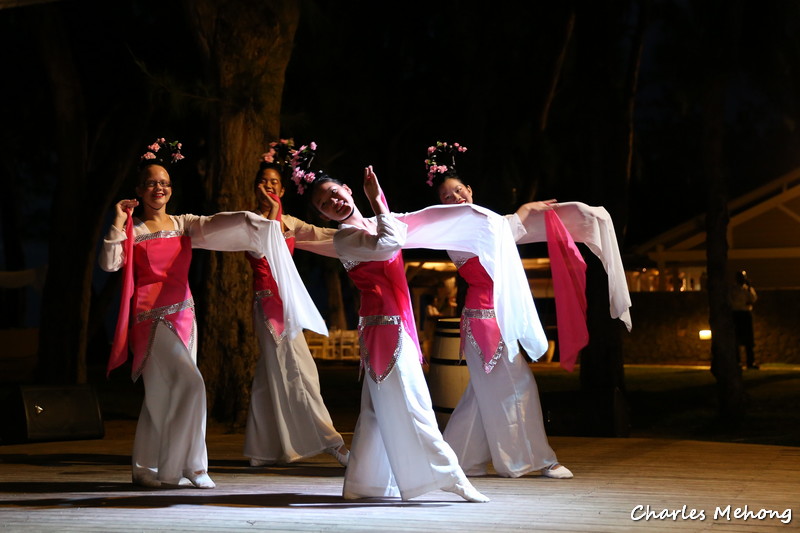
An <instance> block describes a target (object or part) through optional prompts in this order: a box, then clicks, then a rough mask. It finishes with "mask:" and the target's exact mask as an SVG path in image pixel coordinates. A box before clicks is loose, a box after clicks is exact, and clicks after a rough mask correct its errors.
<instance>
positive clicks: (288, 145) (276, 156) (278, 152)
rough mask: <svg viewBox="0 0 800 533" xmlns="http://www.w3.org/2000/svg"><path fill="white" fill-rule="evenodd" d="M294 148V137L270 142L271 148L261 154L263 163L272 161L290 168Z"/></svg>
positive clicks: (282, 166)
mask: <svg viewBox="0 0 800 533" xmlns="http://www.w3.org/2000/svg"><path fill="white" fill-rule="evenodd" d="M295 152H296V150H295V149H294V139H280V140H278V141H272V142H271V143H269V148H268V149H267V151H266V152H264V153H263V154H261V162H262V163H272V164H275V165H279V166H280V167H281V168H289V167H290V166H291V162H292V156H293V155H294V153H295Z"/></svg>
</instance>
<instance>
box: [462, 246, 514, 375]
mask: <svg viewBox="0 0 800 533" xmlns="http://www.w3.org/2000/svg"><path fill="white" fill-rule="evenodd" d="M458 273H459V275H460V276H461V277H462V278H464V280H465V281H466V282H467V283H468V285H469V287H468V288H467V294H466V296H465V299H464V310H463V312H462V314H461V354H462V356H463V354H464V349H465V347H466V346H465V345H466V344H467V343H470V344H471V345H473V347H475V348H476V349H477V350H478V351H479V352H480V355H481V359H482V360H483V369H484V371H485V372H486V373H487V374H488V373H489V372H491V371H492V369H493V368H494V366H495V364H496V363H497V359H498V358H500V356H502V354H503V347H504V344H503V338H502V336H501V334H500V326H499V325H498V324H497V319H496V318H495V314H494V294H493V293H494V282H493V281H492V278H491V277H490V276H489V274H488V273H487V272H486V269H485V268H484V267H483V265H481V262H480V260H479V259H478V258H477V257H472V258H470V259H468V260H467V261H466V262H465V263H464V264H462V265H461V266H460V267H459V269H458Z"/></svg>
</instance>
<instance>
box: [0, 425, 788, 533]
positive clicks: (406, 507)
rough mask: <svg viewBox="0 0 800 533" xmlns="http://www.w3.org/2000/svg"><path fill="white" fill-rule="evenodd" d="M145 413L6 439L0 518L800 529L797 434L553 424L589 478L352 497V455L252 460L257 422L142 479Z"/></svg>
mask: <svg viewBox="0 0 800 533" xmlns="http://www.w3.org/2000/svg"><path fill="white" fill-rule="evenodd" d="M134 425H135V421H119V420H112V421H107V422H106V437H105V438H104V439H102V440H88V441H62V442H45V443H28V444H16V445H5V446H0V532H5V531H9V532H11V531H60V532H73V531H76V532H77V531H79V532H87V531H102V532H111V531H131V532H133V531H192V532H197V531H236V532H240V531H320V532H335V531H347V532H356V531H382V532H394V531H415V532H433V531H448V532H462V531H481V532H501V531H581V532H584V531H591V532H615V533H616V532H621V531H648V532H649V531H715V532H716V531H732V532H742V533H744V532H753V531H770V532H775V533H777V532H784V531H785V532H787V533H788V532H789V531H798V530H800V517H796V516H795V515H796V514H797V513H798V512H800V448H795V447H785V446H765V445H755V444H731V443H713V442H699V441H682V440H667V439H641V438H619V439H616V438H585V437H551V438H550V443H551V445H552V446H553V448H554V449H555V450H556V453H557V454H558V457H559V459H560V460H561V461H562V462H563V463H564V464H565V465H567V466H568V467H569V468H570V469H572V471H573V472H574V473H575V478H573V479H569V480H556V479H546V478H542V477H540V476H538V475H537V474H530V475H527V476H524V477H521V478H518V479H507V478H500V477H497V476H494V475H490V476H487V477H481V478H473V482H474V484H475V486H476V487H477V488H478V489H479V490H481V491H482V492H483V493H484V494H486V495H487V496H489V497H490V498H492V501H491V502H490V503H486V504H476V503H467V502H464V501H463V500H461V499H460V498H458V497H457V496H455V495H452V494H449V493H445V492H441V491H436V492H432V493H428V494H426V495H424V496H421V497H418V498H414V499H413V500H410V501H406V502H403V501H400V500H395V499H379V500H357V501H352V500H344V499H342V497H341V489H342V476H343V474H344V469H343V468H341V467H339V465H338V463H335V462H334V460H333V459H332V458H331V457H330V456H328V455H320V456H318V457H315V458H313V459H311V460H309V461H307V462H303V463H299V464H294V465H290V466H276V467H266V468H251V467H249V466H248V464H247V462H246V460H245V459H244V457H242V455H241V450H242V444H243V435H242V434H224V433H222V432H221V431H218V430H216V429H215V428H211V429H210V430H209V435H208V448H209V459H210V473H211V476H212V478H213V479H214V480H215V481H216V483H217V488H216V489H212V490H199V489H193V488H191V489H188V488H187V489H170V490H152V489H145V488H140V487H135V486H133V485H131V483H130V466H129V464H130V448H131V443H132V435H133V428H134ZM350 437H351V436H350V435H347V436H346V438H347V439H348V440H349V438H350ZM648 510H649V511H650V513H649V514H647V511H648ZM715 514H716V516H715Z"/></svg>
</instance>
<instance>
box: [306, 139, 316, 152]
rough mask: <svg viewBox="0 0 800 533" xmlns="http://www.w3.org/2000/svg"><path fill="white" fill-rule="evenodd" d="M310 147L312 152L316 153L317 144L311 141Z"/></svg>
mask: <svg viewBox="0 0 800 533" xmlns="http://www.w3.org/2000/svg"><path fill="white" fill-rule="evenodd" d="M308 147H309V148H311V149H312V150H314V151H316V149H317V143H315V142H314V141H311V143H310V144H309V145H308Z"/></svg>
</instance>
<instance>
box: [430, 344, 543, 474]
mask: <svg viewBox="0 0 800 533" xmlns="http://www.w3.org/2000/svg"><path fill="white" fill-rule="evenodd" d="M464 358H465V359H466V361H467V366H468V367H469V376H470V378H469V383H468V385H467V388H466V390H465V391H464V394H463V395H462V396H461V399H460V400H459V402H458V405H456V408H455V410H454V411H453V414H452V415H451V416H450V420H449V421H448V422H447V426H446V427H445V430H444V439H445V440H446V441H447V442H448V444H450V446H452V448H453V450H454V451H455V452H456V456H458V461H459V463H460V464H461V467H462V468H463V469H464V472H466V474H467V475H468V476H474V475H484V474H486V472H487V465H488V463H489V462H491V463H492V467H493V468H494V470H495V472H497V474H498V475H500V476H504V477H519V476H522V475H524V474H527V473H528V472H532V471H535V470H542V469H544V468H547V467H548V466H550V465H553V464H555V463H557V462H558V459H557V458H556V454H555V452H554V451H553V449H552V448H551V447H550V444H549V443H548V440H547V434H546V433H545V428H544V420H543V418H542V405H541V402H540V400H539V388H538V387H537V386H536V380H535V379H534V377H533V372H531V369H530V368H529V367H528V364H527V362H526V361H525V359H524V358H522V357H517V358H515V359H514V360H513V361H512V360H510V358H509V357H508V354H507V351H506V350H504V353H503V355H502V356H501V357H500V358H499V359H498V360H497V362H496V364H495V366H494V368H493V369H492V371H491V372H490V373H488V374H487V373H486V372H485V371H484V369H483V358H482V355H481V353H480V351H479V350H478V349H476V348H475V347H474V346H473V345H472V344H471V343H469V342H467V343H465V346H464Z"/></svg>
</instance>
